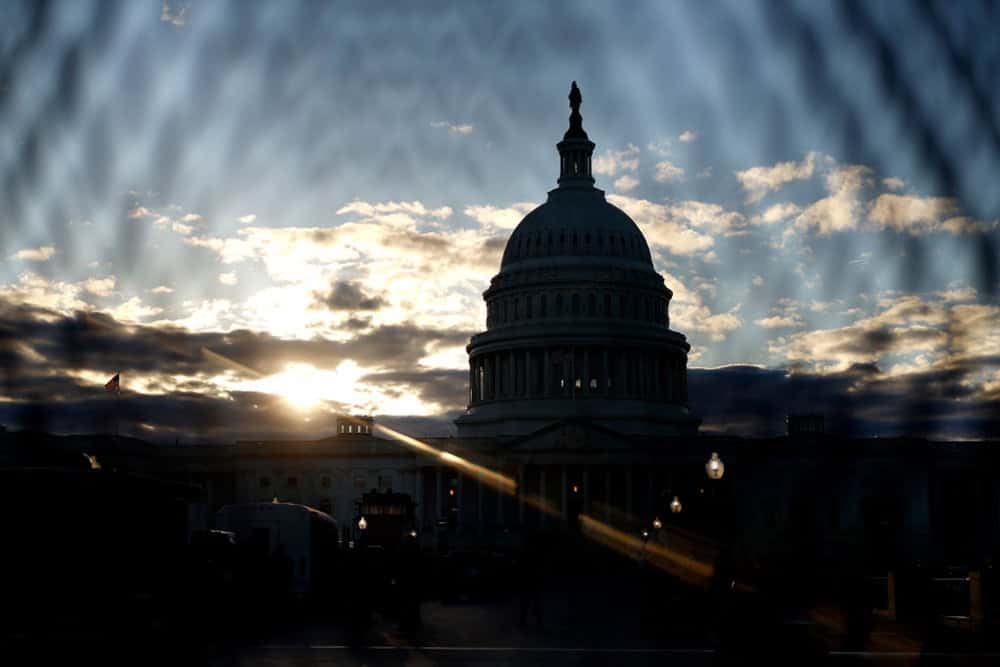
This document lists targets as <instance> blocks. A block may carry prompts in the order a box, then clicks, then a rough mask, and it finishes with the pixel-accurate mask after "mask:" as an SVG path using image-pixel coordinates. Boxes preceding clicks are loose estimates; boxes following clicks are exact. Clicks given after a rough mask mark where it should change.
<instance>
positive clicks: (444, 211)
mask: <svg viewBox="0 0 1000 667" xmlns="http://www.w3.org/2000/svg"><path fill="white" fill-rule="evenodd" d="M349 213H354V214H357V215H361V216H364V217H367V218H376V219H378V220H380V221H388V222H398V221H400V220H404V221H406V222H410V221H412V218H397V217H393V216H395V215H397V214H403V215H404V216H416V217H430V218H437V219H438V220H447V219H448V218H450V217H451V214H452V213H453V211H452V209H451V207H449V206H442V207H440V208H435V209H429V208H427V207H425V206H424V205H423V203H422V202H419V201H411V202H406V201H402V202H395V201H389V202H377V203H369V202H366V201H360V200H354V201H352V202H351V203H349V204H346V205H344V206H341V207H340V208H339V209H338V210H337V215H346V214H349Z"/></svg>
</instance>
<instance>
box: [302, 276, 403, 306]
mask: <svg viewBox="0 0 1000 667" xmlns="http://www.w3.org/2000/svg"><path fill="white" fill-rule="evenodd" d="M316 301H317V303H318V304H320V305H323V306H325V307H327V308H329V309H330V310H378V309H379V308H381V307H382V306H384V305H385V303H386V302H385V299H383V298H382V297H381V296H370V295H368V294H365V292H364V290H363V289H362V288H361V283H359V282H355V281H347V280H337V281H334V283H333V284H332V285H331V286H330V290H329V291H327V292H325V293H318V294H316Z"/></svg>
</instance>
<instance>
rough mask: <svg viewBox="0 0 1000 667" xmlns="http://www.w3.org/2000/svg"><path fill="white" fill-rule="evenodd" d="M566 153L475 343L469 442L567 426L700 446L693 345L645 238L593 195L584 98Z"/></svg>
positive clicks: (501, 277)
mask: <svg viewBox="0 0 1000 667" xmlns="http://www.w3.org/2000/svg"><path fill="white" fill-rule="evenodd" d="M570 97H571V102H575V105H574V106H573V113H572V115H571V116H570V127H569V129H568V130H567V131H566V134H565V136H564V137H563V140H562V141H561V142H559V143H558V144H557V148H558V151H559V158H560V159H559V164H560V171H559V180H558V187H556V188H555V189H554V190H551V191H550V192H549V193H548V199H547V201H546V202H545V203H544V204H542V205H541V206H539V207H537V208H536V209H534V210H533V211H531V212H530V213H528V215H527V216H525V218H524V219H523V220H522V221H521V223H520V224H519V225H518V226H517V228H516V229H514V232H513V233H512V234H511V236H510V239H509V240H508V241H507V246H506V249H505V250H504V253H503V260H502V262H501V264H500V272H499V273H498V274H497V275H496V276H495V277H494V278H493V280H492V281H491V282H490V286H489V289H487V290H486V292H485V293H484V295H483V298H484V299H485V301H486V313H487V315H486V331H484V332H483V333H480V334H477V335H475V336H473V337H472V340H471V341H470V343H469V345H468V351H469V405H468V410H467V411H466V414H465V415H463V416H462V417H460V418H459V419H458V420H457V422H456V424H457V426H458V434H459V436H460V437H482V436H487V437H501V438H502V437H512V436H523V435H527V434H530V433H533V432H535V431H537V430H538V429H540V428H544V427H547V426H550V425H552V424H555V423H558V422H560V421H563V420H566V419H583V420H586V421H587V422H588V423H590V424H593V425H598V426H601V427H604V428H607V429H610V430H612V431H615V432H617V433H622V434H637V435H660V436H668V435H692V434H694V433H695V432H696V430H697V427H698V420H697V419H695V418H693V417H692V416H691V414H690V413H689V411H688V408H687V353H688V350H689V349H690V345H688V343H687V340H686V339H685V337H684V336H683V335H682V334H680V333H677V332H676V331H672V330H671V329H670V326H669V325H670V314H669V309H670V298H671V297H672V296H673V293H672V292H671V291H670V289H669V288H668V287H667V286H665V285H664V281H663V277H662V276H660V275H659V274H658V273H657V272H656V271H655V270H654V269H653V261H652V258H651V256H650V253H649V246H648V245H647V243H646V239H645V237H644V236H643V234H642V232H641V231H640V230H639V227H638V226H637V225H636V224H635V223H634V222H633V221H632V219H631V218H629V216H628V215H626V213H625V212H624V211H622V210H621V209H619V208H617V207H616V206H614V205H612V204H611V203H609V202H608V201H607V200H606V199H605V197H604V192H603V191H602V190H599V189H597V188H595V187H594V178H593V176H592V173H591V157H592V155H593V152H594V144H593V142H591V141H590V139H589V138H588V137H587V133H586V132H585V131H584V129H583V125H582V117H581V116H580V113H579V104H580V94H579V89H578V88H577V87H576V82H574V83H573V93H572V94H571V96H570Z"/></svg>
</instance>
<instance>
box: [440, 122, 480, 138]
mask: <svg viewBox="0 0 1000 667" xmlns="http://www.w3.org/2000/svg"><path fill="white" fill-rule="evenodd" d="M431 127H433V128H436V129H447V130H448V131H449V132H451V133H452V134H461V135H467V134H472V133H473V132H475V130H476V126H475V125H473V124H472V123H449V122H448V121H444V120H438V121H434V122H432V123H431Z"/></svg>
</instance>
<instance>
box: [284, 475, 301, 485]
mask: <svg viewBox="0 0 1000 667" xmlns="http://www.w3.org/2000/svg"><path fill="white" fill-rule="evenodd" d="M286 483H287V485H288V486H291V487H295V486H298V485H299V478H298V477H295V476H294V475H293V476H291V477H289V478H288V479H287V480H286Z"/></svg>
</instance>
